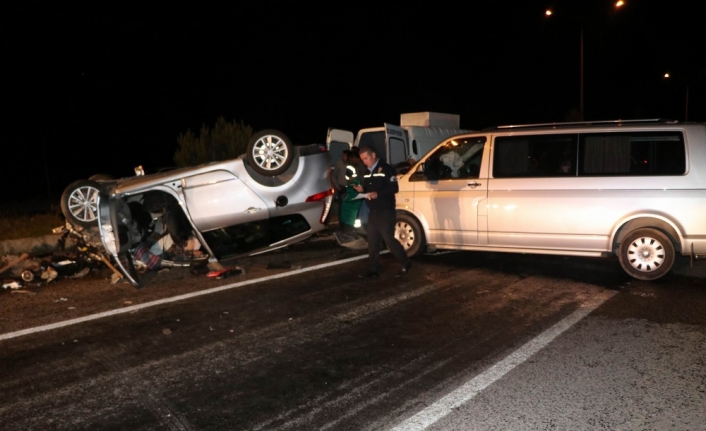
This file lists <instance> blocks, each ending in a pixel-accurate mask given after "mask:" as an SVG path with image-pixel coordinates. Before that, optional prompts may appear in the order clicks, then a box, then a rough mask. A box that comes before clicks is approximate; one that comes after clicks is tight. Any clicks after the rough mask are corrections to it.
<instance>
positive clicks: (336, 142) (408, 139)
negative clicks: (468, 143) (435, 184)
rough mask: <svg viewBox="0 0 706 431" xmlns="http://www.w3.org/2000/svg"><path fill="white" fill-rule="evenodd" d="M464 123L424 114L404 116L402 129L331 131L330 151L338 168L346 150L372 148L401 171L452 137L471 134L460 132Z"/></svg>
mask: <svg viewBox="0 0 706 431" xmlns="http://www.w3.org/2000/svg"><path fill="white" fill-rule="evenodd" d="M460 121H461V120H460V116H459V115H457V114H446V113H442V112H429V111H424V112H411V113H406V114H401V115H400V125H399V126H396V125H394V124H388V123H385V124H384V125H383V126H382V127H368V128H365V129H360V130H359V131H358V133H357V134H356V135H354V134H353V132H350V131H348V130H341V129H333V128H329V130H328V133H327V135H326V148H327V149H328V151H329V154H330V155H331V163H332V164H335V163H336V161H337V160H339V159H340V158H341V154H343V151H344V150H349V149H350V148H351V147H352V146H354V145H355V146H357V147H359V148H360V147H363V146H366V145H367V146H371V147H373V148H374V149H375V153H376V154H377V155H378V157H380V158H381V159H384V160H385V161H387V163H389V164H390V165H392V166H397V167H398V168H399V169H401V168H402V167H404V166H403V165H404V164H406V163H407V162H408V161H410V159H411V160H412V161H416V160H419V159H420V158H421V157H423V156H424V155H425V154H427V153H428V152H429V151H430V150H432V149H433V148H434V147H436V146H437V145H438V144H439V143H440V142H441V141H443V140H444V139H446V138H448V137H449V136H453V135H457V134H459V133H466V132H470V130H464V129H461V128H460ZM406 166H407V167H408V166H409V164H407V165H406Z"/></svg>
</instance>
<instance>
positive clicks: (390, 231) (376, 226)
mask: <svg viewBox="0 0 706 431" xmlns="http://www.w3.org/2000/svg"><path fill="white" fill-rule="evenodd" d="M366 231H367V234H368V254H369V255H370V256H369V258H368V259H369V260H368V262H369V265H370V267H369V269H370V271H373V272H378V273H379V272H380V238H382V240H383V241H385V245H387V248H388V249H389V250H390V253H392V255H393V256H395V259H397V262H399V263H400V265H402V266H404V267H408V266H409V264H410V263H411V262H410V259H409V257H407V253H405V251H404V248H403V247H402V244H400V242H399V241H397V239H395V210H394V209H392V210H383V211H378V210H373V209H371V210H370V213H369V215H368V225H367V227H366Z"/></svg>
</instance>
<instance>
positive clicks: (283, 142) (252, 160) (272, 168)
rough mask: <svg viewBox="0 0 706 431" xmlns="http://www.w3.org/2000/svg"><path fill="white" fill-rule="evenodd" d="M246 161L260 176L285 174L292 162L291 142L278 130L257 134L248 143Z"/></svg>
mask: <svg viewBox="0 0 706 431" xmlns="http://www.w3.org/2000/svg"><path fill="white" fill-rule="evenodd" d="M247 160H248V163H249V164H250V166H251V167H252V168H253V170H255V172H257V173H258V174H260V175H265V176H269V177H275V176H277V175H280V174H282V173H283V172H285V171H286V170H287V169H288V168H289V166H290V165H291V164H292V161H293V160H294V145H292V141H290V140H289V138H288V137H287V136H286V135H285V134H284V133H282V132H280V131H279V130H274V129H267V130H262V131H261V132H258V133H256V134H254V135H253V136H252V138H250V141H249V142H248V150H247Z"/></svg>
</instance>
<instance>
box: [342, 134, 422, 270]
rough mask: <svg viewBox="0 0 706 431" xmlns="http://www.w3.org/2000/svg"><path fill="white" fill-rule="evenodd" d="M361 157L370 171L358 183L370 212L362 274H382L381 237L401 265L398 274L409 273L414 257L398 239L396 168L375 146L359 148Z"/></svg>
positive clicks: (358, 189)
mask: <svg viewBox="0 0 706 431" xmlns="http://www.w3.org/2000/svg"><path fill="white" fill-rule="evenodd" d="M360 158H361V160H362V161H363V163H365V166H367V168H368V171H367V172H366V174H365V175H364V176H363V179H362V184H361V185H358V186H356V187H355V189H356V191H358V192H359V193H366V194H367V197H366V204H367V205H368V208H369V209H370V212H369V214H368V225H367V228H366V230H367V234H368V254H369V256H368V259H369V261H368V262H369V267H368V268H369V269H368V272H366V273H364V274H361V275H360V277H361V278H368V277H379V276H380V238H382V240H383V241H385V245H387V248H388V249H389V250H390V252H391V253H392V255H393V256H395V259H397V261H398V262H399V263H400V265H402V268H401V269H400V271H399V272H398V273H397V276H398V277H399V276H403V275H406V274H407V272H409V269H410V268H411V267H412V261H411V260H410V259H409V257H408V256H407V253H405V251H404V248H403V247H402V244H400V242H399V241H397V240H396V239H395V193H397V191H398V190H399V186H398V184H397V176H396V175H395V174H396V172H395V168H393V167H392V166H390V165H388V164H387V163H385V162H384V161H383V160H380V159H379V158H378V156H377V154H376V153H375V150H373V148H372V147H369V146H365V147H362V148H361V149H360Z"/></svg>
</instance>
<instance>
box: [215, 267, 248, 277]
mask: <svg viewBox="0 0 706 431" xmlns="http://www.w3.org/2000/svg"><path fill="white" fill-rule="evenodd" d="M244 272H245V271H243V269H242V268H241V267H239V266H228V267H225V268H223V269H219V270H216V271H211V272H209V273H208V274H206V277H209V278H215V279H218V280H220V279H223V278H226V277H230V276H231V275H240V274H243V273H244Z"/></svg>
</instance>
